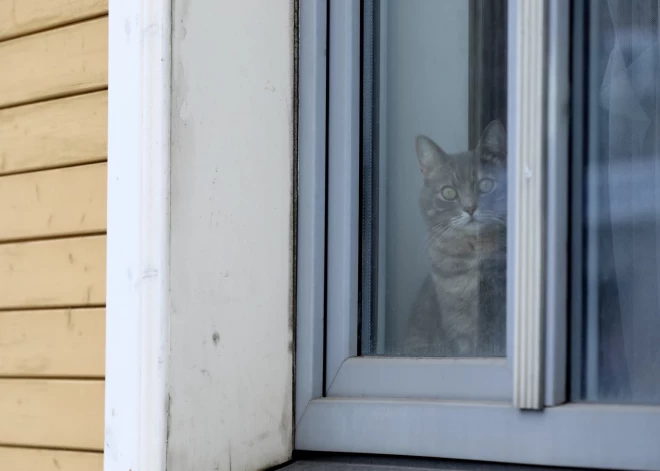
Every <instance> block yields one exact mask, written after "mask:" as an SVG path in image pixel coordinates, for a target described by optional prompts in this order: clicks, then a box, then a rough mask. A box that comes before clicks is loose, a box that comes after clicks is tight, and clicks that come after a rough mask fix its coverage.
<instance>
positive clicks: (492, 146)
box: [477, 121, 506, 160]
mask: <svg viewBox="0 0 660 471" xmlns="http://www.w3.org/2000/svg"><path fill="white" fill-rule="evenodd" d="M477 147H478V148H479V150H480V151H481V153H482V154H483V155H484V157H485V158H486V159H496V160H502V159H506V131H505V130H504V126H502V123H500V122H499V121H491V122H490V124H489V125H488V126H486V129H485V130H484V133H483V134H482V135H481V139H479V145H478V146H477Z"/></svg>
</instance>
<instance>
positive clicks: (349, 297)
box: [325, 0, 360, 390]
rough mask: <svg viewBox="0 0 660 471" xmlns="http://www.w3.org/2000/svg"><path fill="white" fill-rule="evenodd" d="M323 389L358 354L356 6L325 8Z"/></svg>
mask: <svg viewBox="0 0 660 471" xmlns="http://www.w3.org/2000/svg"><path fill="white" fill-rule="evenodd" d="M329 15H330V24H329V31H330V33H329V44H328V53H329V58H330V59H329V64H328V67H329V73H328V209H327V211H328V219H327V224H328V225H327V231H328V232H327V295H326V342H327V345H326V373H325V378H326V390H327V389H329V387H330V385H331V384H332V381H333V380H334V378H335V376H336V375H337V372H338V371H339V368H340V367H341V365H342V363H343V362H344V361H345V360H346V359H347V358H349V357H352V356H356V355H357V326H358V284H359V282H358V279H359V274H358V257H359V254H358V253H359V250H358V247H359V234H360V229H359V228H360V221H359V189H360V182H359V163H360V162H359V152H360V2H356V1H354V0H336V1H332V2H330V3H329Z"/></svg>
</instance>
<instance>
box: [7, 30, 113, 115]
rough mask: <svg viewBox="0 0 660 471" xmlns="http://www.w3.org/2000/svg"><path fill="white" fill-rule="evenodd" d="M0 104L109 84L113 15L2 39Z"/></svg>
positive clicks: (13, 103)
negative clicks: (109, 41)
mask: <svg viewBox="0 0 660 471" xmlns="http://www.w3.org/2000/svg"><path fill="white" fill-rule="evenodd" d="M0 64H2V65H3V67H2V70H3V73H1V74H0V107H7V106H12V105H16V104H19V103H26V102H31V101H38V100H45V99H48V98H54V97H58V96H64V95H67V94H73V93H83V92H86V91H91V90H94V89H97V90H98V89H99V88H102V87H106V86H107V84H108V18H107V17H102V18H98V19H95V20H90V21H85V22H82V23H76V24H74V25H71V26H66V27H63V28H59V29H54V30H50V31H46V32H43V33H37V34H33V35H30V36H24V37H21V38H18V39H12V40H9V41H4V42H0Z"/></svg>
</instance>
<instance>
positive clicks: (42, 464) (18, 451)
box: [0, 446, 103, 471]
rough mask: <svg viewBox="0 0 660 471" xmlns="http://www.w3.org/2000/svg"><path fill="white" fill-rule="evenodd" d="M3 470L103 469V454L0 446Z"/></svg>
mask: <svg viewBox="0 0 660 471" xmlns="http://www.w3.org/2000/svg"><path fill="white" fill-rule="evenodd" d="M0 464H1V465H2V470H3V471H103V454H102V453H95V452H81V451H77V452H76V451H60V450H35V449H30V448H8V447H2V446H0Z"/></svg>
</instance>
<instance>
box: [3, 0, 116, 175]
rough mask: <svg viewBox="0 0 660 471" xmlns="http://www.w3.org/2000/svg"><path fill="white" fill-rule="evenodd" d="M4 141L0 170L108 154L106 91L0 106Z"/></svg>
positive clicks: (75, 161) (46, 165)
mask: <svg viewBox="0 0 660 471" xmlns="http://www.w3.org/2000/svg"><path fill="white" fill-rule="evenodd" d="M0 1H2V0H0ZM0 142H1V143H2V145H1V146H0V175H2V174H7V173H15V172H22V171H27V170H39V169H46V168H55V167H60V166H64V165H72V164H80V163H86V162H98V161H99V160H105V159H106V157H107V155H108V93H107V91H101V92H94V93H86V94H84V95H78V96H74V97H69V98H61V99H59V100H51V101H46V102H41V103H36V104H32V105H25V106H18V107H15V108H7V109H4V110H0Z"/></svg>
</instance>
